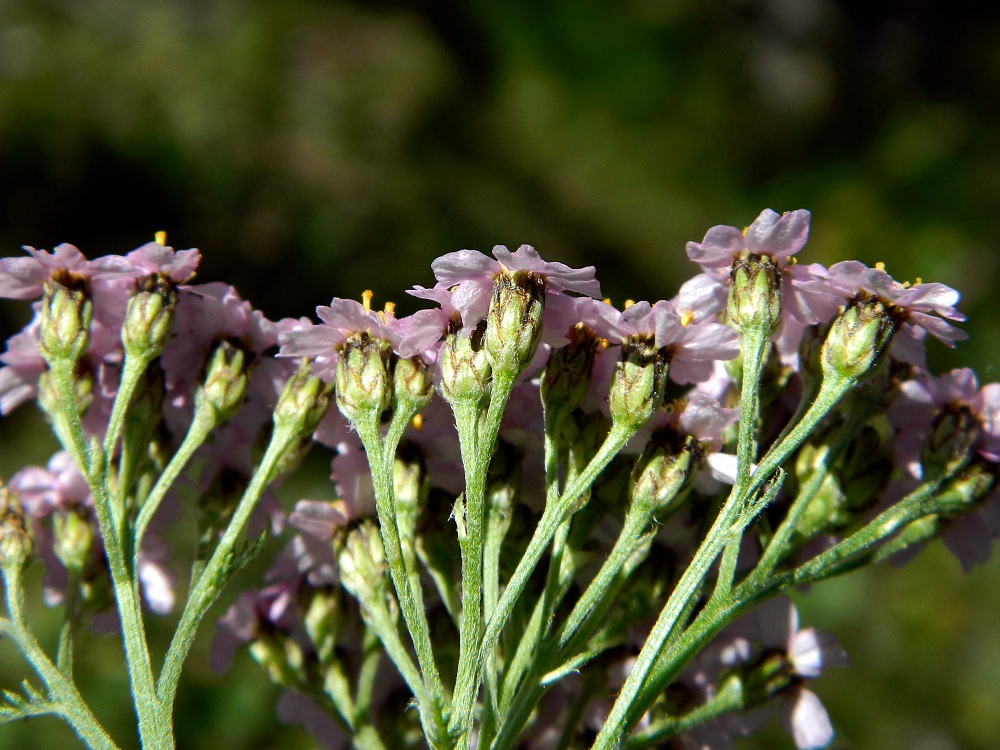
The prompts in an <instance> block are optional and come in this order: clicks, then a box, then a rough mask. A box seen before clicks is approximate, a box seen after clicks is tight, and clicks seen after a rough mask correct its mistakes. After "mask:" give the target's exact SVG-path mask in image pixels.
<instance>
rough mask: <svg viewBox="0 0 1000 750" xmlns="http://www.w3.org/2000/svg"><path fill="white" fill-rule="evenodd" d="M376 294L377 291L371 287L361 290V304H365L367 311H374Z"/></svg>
mask: <svg viewBox="0 0 1000 750" xmlns="http://www.w3.org/2000/svg"><path fill="white" fill-rule="evenodd" d="M374 296H375V293H374V292H373V291H372V290H371V289H365V290H364V291H363V292H361V304H362V305H364V308H365V312H371V311H372V297H374Z"/></svg>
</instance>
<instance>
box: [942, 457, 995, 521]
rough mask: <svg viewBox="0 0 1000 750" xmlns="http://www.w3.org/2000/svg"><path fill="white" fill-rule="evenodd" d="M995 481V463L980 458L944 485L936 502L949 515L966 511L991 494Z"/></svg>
mask: <svg viewBox="0 0 1000 750" xmlns="http://www.w3.org/2000/svg"><path fill="white" fill-rule="evenodd" d="M995 482H996V467H995V465H992V464H986V463H985V462H983V461H980V460H977V461H974V462H973V464H972V465H971V466H969V467H968V468H967V469H966V470H965V471H963V472H962V473H961V474H960V475H959V476H957V477H955V478H954V479H952V480H951V481H950V482H949V483H948V484H946V485H945V486H944V488H943V489H942V491H941V493H940V494H939V495H938V497H937V498H935V504H936V505H937V507H938V509H939V510H940V511H941V512H943V513H946V514H948V515H949V516H952V515H959V514H962V513H966V512H968V511H970V510H972V508H973V507H974V506H975V505H976V504H977V503H978V502H980V501H981V500H983V499H984V498H986V497H987V496H988V495H989V494H990V492H991V491H992V489H993V486H994V484H995Z"/></svg>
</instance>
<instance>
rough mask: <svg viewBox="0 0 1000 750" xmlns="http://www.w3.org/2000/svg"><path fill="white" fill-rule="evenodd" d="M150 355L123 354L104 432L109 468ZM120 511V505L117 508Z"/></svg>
mask: <svg viewBox="0 0 1000 750" xmlns="http://www.w3.org/2000/svg"><path fill="white" fill-rule="evenodd" d="M152 360H153V358H152V357H132V356H129V355H127V354H126V355H125V364H124V365H123V366H122V374H121V379H120V381H119V383H118V393H116V394H115V402H114V404H113V405H112V407H111V416H110V417H109V418H108V429H107V432H105V433H104V457H105V460H106V461H107V462H108V464H107V468H109V469H110V466H111V459H112V457H113V456H114V454H115V446H116V445H117V444H118V438H120V437H121V433H122V425H124V423H125V414H126V412H127V411H128V407H129V405H130V404H131V403H132V395H133V394H134V393H135V388H136V386H137V385H138V383H139V381H140V379H141V378H142V374H143V373H144V372H145V371H146V368H147V367H148V366H149V363H150V362H152ZM118 510H119V512H120V511H121V506H120V505H119V508H118Z"/></svg>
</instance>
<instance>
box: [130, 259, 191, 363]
mask: <svg viewBox="0 0 1000 750" xmlns="http://www.w3.org/2000/svg"><path fill="white" fill-rule="evenodd" d="M176 305H177V287H176V285H175V284H174V283H173V282H172V281H171V280H170V279H168V278H164V277H163V276H160V275H159V274H154V275H151V276H147V277H146V278H145V279H142V280H141V281H140V282H139V286H138V289H137V290H136V291H135V292H134V293H133V294H132V296H131V297H129V300H128V307H127V309H126V312H125V322H124V323H123V324H122V345H123V346H124V347H125V354H126V355H128V356H130V357H145V358H147V359H151V358H153V357H155V356H157V355H158V354H159V353H160V352H161V351H163V347H164V346H165V345H166V343H167V339H168V338H170V329H171V326H172V325H173V320H174V308H175V307H176Z"/></svg>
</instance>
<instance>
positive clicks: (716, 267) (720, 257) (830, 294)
mask: <svg viewBox="0 0 1000 750" xmlns="http://www.w3.org/2000/svg"><path fill="white" fill-rule="evenodd" d="M809 219H810V214H809V212H808V211H806V210H805V209H799V210H798V211H791V212H789V213H785V214H781V215H779V214H777V213H775V212H774V211H772V210H771V209H769V208H768V209H765V210H764V211H762V212H761V214H760V216H758V217H757V219H756V220H755V221H754V222H753V224H751V225H750V226H749V227H747V229H746V231H745V233H744V232H741V231H740V230H739V229H737V228H736V227H729V226H722V225H719V226H715V227H712V228H711V229H709V230H708V232H707V233H706V234H705V239H703V240H702V241H701V242H689V243H687V253H688V257H689V258H690V259H691V260H693V261H694V262H695V263H698V264H699V265H700V266H701V267H702V270H703V271H704V272H705V274H706V275H707V276H708V277H709V278H710V279H713V280H714V281H715V282H717V284H719V286H720V287H721V288H722V289H725V288H726V287H728V285H729V271H730V269H731V268H732V266H733V262H734V261H735V260H736V259H737V258H739V257H740V256H741V255H742V254H744V253H751V254H753V255H758V256H765V255H766V256H768V257H770V258H771V259H772V260H773V261H774V262H775V264H776V265H777V267H778V269H779V270H780V271H781V273H782V277H783V280H784V283H783V284H782V317H785V314H787V315H791V316H792V317H794V318H796V319H798V320H801V321H802V322H803V323H808V324H809V325H813V324H815V323H822V322H824V321H827V320H829V319H830V318H832V317H833V315H834V314H835V313H836V312H837V308H838V307H839V306H840V304H842V302H843V299H844V294H843V292H842V291H841V290H840V289H839V288H838V287H836V286H834V285H831V284H830V283H828V280H827V272H826V269H825V268H823V266H822V265H820V264H819V263H813V264H812V265H809V266H800V265H795V264H794V263H793V262H792V261H793V258H792V256H793V255H795V253H797V252H798V251H799V250H801V249H802V248H803V246H804V245H805V244H806V240H807V239H808V237H809ZM695 278H696V279H699V277H695ZM693 281H694V280H693ZM689 283H690V282H689ZM697 285H698V286H697V288H696V289H692V290H687V292H688V294H689V295H690V294H691V292H697V293H698V294H700V295H701V296H702V298H703V301H704V303H705V305H704V308H705V310H706V312H708V311H711V312H715V311H717V310H721V309H722V308H723V307H724V306H725V302H726V298H725V292H724V291H723V292H722V293H721V294H720V289H719V288H716V287H712V286H711V285H709V283H708V281H706V280H700V279H699V280H698V281H697ZM684 291H685V290H684V288H683V287H682V292H684ZM689 304H690V303H689ZM680 309H682V310H684V311H687V310H691V311H692V313H693V314H694V315H695V319H696V320H701V319H702V317H703V314H702V312H701V310H702V306H701V305H698V304H695V305H692V306H690V307H689V306H687V305H685V304H682V305H681V308H680Z"/></svg>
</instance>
